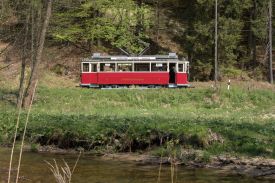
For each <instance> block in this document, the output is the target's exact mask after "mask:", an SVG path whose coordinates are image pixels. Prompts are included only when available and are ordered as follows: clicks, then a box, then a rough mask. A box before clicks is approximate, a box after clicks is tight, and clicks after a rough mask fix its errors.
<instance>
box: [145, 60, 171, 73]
mask: <svg viewBox="0 0 275 183" xmlns="http://www.w3.org/2000/svg"><path fill="white" fill-rule="evenodd" d="M150 63H151V64H150V72H169V70H168V66H169V63H168V62H150ZM152 64H166V70H163V71H153V70H152Z"/></svg>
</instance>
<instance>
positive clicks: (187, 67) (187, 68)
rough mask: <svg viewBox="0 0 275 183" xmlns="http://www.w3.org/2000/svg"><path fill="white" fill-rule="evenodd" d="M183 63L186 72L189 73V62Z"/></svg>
mask: <svg viewBox="0 0 275 183" xmlns="http://www.w3.org/2000/svg"><path fill="white" fill-rule="evenodd" d="M185 65H186V72H187V73H189V68H190V66H189V63H186V64H185Z"/></svg>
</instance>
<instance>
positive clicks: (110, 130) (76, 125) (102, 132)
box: [0, 113, 275, 157]
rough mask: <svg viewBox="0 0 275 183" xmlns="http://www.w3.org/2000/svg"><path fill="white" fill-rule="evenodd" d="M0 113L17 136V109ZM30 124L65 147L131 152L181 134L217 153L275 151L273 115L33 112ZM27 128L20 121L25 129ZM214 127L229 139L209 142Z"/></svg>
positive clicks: (31, 132) (35, 134) (0, 126)
mask: <svg viewBox="0 0 275 183" xmlns="http://www.w3.org/2000/svg"><path fill="white" fill-rule="evenodd" d="M23 118H24V117H23ZM0 119H1V120H0V132H1V134H8V136H11V135H12V130H11V129H12V128H13V125H11V124H14V121H15V115H13V114H8V113H0ZM22 120H23V119H22ZM8 124H9V125H8ZM28 128H29V129H28V132H27V137H28V139H29V141H30V142H32V143H40V144H41V145H53V144H54V145H57V146H58V147H60V148H77V147H83V148H85V149H87V150H91V149H98V148H106V147H108V148H109V149H112V150H113V151H119V152H125V151H138V150H145V149H148V148H150V147H152V146H161V145H163V144H165V143H166V142H167V141H170V140H175V141H178V142H179V145H182V146H188V147H190V146H191V147H192V148H195V149H201V150H208V151H209V152H212V153H214V154H220V153H239V154H244V155H249V156H268V157H273V156H274V149H275V145H274V142H275V141H274V140H275V123H274V122H272V121H270V122H266V123H265V124H259V123H250V122H247V121H241V122H240V121H239V122H234V121H227V120H222V119H216V120H207V119H200V120H197V119H179V118H163V117H158V116H155V117H136V116H131V117H127V118H125V117H117V116H97V115H93V116H91V115H88V116H86V115H47V114H32V116H31V119H30V123H29V127H28ZM22 129H23V127H20V130H19V132H20V133H21V132H22ZM209 129H211V130H212V131H213V132H215V133H217V134H220V135H221V136H222V138H223V139H224V143H218V144H217V143H208V142H207V140H208V136H209V134H208V130H209ZM195 137H196V138H195ZM19 138H20V137H19ZM194 139H195V140H194Z"/></svg>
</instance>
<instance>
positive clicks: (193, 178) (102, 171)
mask: <svg viewBox="0 0 275 183" xmlns="http://www.w3.org/2000/svg"><path fill="white" fill-rule="evenodd" d="M9 158H10V149H6V148H0V182H1V183H2V182H3V183H4V182H6V180H7V169H8V166H9ZM53 159H56V160H57V161H58V163H59V164H60V165H61V164H62V160H63V159H64V160H65V161H66V162H68V164H69V165H70V166H71V167H72V166H73V165H74V162H75V160H76V159H77V155H60V154H59V155H56V154H46V153H42V154H41V153H32V152H24V153H23V160H22V166H21V173H20V176H21V181H20V182H33V183H42V182H43V183H51V182H53V183H54V182H55V181H54V179H53V176H52V174H51V172H50V170H49V169H48V167H47V164H46V163H45V160H46V161H49V162H52V161H53ZM16 160H17V159H16V158H15V161H16ZM158 172H159V166H157V165H140V164H138V163H135V162H126V161H117V160H103V159H102V158H98V157H94V156H87V155H86V156H82V157H81V158H80V160H79V163H78V164H77V167H76V170H75V172H74V174H73V179H72V182H73V183H157V180H158ZM13 174H15V171H14V172H13ZM176 182H177V183H239V182H244V183H260V182H261V183H262V182H264V183H271V182H272V181H268V180H260V179H253V178H248V177H243V176H236V175H233V174H230V173H228V172H224V171H219V170H208V169H187V168H184V167H177V169H176V171H175V178H174V183H176ZM160 183H171V169H170V167H169V166H162V171H161V176H160Z"/></svg>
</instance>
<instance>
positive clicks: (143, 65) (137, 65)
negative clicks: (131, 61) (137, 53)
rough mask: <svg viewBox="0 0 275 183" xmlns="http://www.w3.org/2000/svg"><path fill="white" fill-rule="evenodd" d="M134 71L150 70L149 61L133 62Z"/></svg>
mask: <svg viewBox="0 0 275 183" xmlns="http://www.w3.org/2000/svg"><path fill="white" fill-rule="evenodd" d="M135 71H150V63H135Z"/></svg>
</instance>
